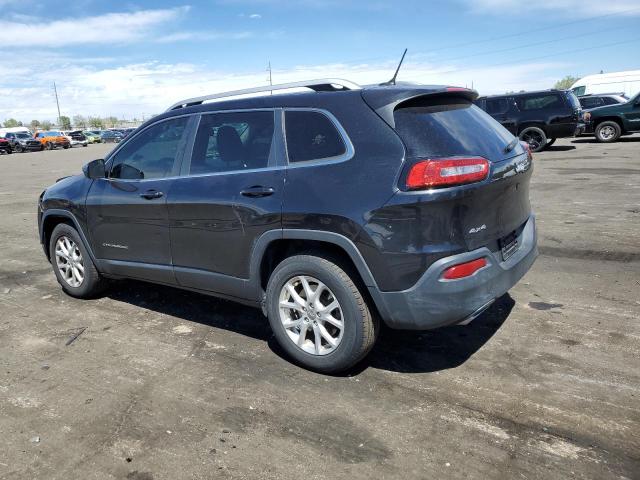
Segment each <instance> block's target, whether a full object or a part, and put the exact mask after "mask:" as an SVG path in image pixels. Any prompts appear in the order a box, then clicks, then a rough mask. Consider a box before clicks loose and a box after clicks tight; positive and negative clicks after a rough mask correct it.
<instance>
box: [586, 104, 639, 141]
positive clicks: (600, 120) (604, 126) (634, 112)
mask: <svg viewBox="0 0 640 480" xmlns="http://www.w3.org/2000/svg"><path fill="white" fill-rule="evenodd" d="M588 113H590V114H591V115H590V118H589V122H588V123H587V127H586V132H587V133H593V134H595V136H596V140H598V141H599V142H603V143H611V142H615V141H617V140H618V139H619V138H620V136H621V135H626V134H630V133H634V132H640V93H638V94H637V95H636V96H635V97H633V98H632V99H631V100H629V101H627V102H625V103H617V104H615V105H607V106H604V107H597V108H593V109H591V110H589V112H588Z"/></svg>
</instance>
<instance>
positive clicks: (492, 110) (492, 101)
mask: <svg viewBox="0 0 640 480" xmlns="http://www.w3.org/2000/svg"><path fill="white" fill-rule="evenodd" d="M508 111H509V101H508V100H507V99H506V98H487V108H486V112H487V113H488V114H489V115H500V114H503V113H507V112H508Z"/></svg>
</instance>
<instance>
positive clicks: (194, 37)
mask: <svg viewBox="0 0 640 480" xmlns="http://www.w3.org/2000/svg"><path fill="white" fill-rule="evenodd" d="M251 37H253V33H252V32H175V33H170V34H168V35H164V36H162V37H158V38H157V39H156V41H157V42H158V43H173V42H184V41H201V42H206V41H211V40H243V39H245V38H251Z"/></svg>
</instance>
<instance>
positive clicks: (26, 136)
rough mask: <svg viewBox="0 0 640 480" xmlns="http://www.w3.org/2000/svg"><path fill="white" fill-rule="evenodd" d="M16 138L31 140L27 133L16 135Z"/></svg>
mask: <svg viewBox="0 0 640 480" xmlns="http://www.w3.org/2000/svg"><path fill="white" fill-rule="evenodd" d="M16 138H31V137H30V136H29V134H28V133H16Z"/></svg>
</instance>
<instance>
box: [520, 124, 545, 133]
mask: <svg viewBox="0 0 640 480" xmlns="http://www.w3.org/2000/svg"><path fill="white" fill-rule="evenodd" d="M529 127H536V128H539V129H540V130H542V131H543V132H544V134H545V135H548V133H547V126H546V125H545V124H544V122H537V121H529V122H523V123H521V124H520V125H519V126H518V135H520V134H521V133H522V132H523V131H524V130H525V129H527V128H529Z"/></svg>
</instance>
